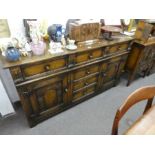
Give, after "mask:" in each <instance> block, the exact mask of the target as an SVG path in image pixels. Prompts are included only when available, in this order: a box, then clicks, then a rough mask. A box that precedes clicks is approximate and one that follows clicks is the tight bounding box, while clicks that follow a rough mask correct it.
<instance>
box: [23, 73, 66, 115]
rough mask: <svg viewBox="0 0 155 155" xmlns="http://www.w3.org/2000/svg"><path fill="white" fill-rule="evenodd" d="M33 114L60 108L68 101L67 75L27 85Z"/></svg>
mask: <svg viewBox="0 0 155 155" xmlns="http://www.w3.org/2000/svg"><path fill="white" fill-rule="evenodd" d="M27 90H28V92H27V93H26V95H25V97H24V98H25V100H27V97H29V104H30V106H31V109H32V110H31V115H35V116H39V115H42V114H44V113H48V112H49V113H51V112H54V111H55V110H58V109H60V108H61V107H62V106H63V105H65V104H66V103H67V91H68V89H67V77H66V76H58V77H54V78H50V79H46V80H43V81H39V82H35V83H32V84H31V85H29V86H27ZM24 93H25V92H24Z"/></svg>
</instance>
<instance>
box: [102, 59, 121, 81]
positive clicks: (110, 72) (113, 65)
mask: <svg viewBox="0 0 155 155" xmlns="http://www.w3.org/2000/svg"><path fill="white" fill-rule="evenodd" d="M103 65H104V64H103ZM118 67H119V62H118V61H116V62H109V63H108V64H107V68H106V70H105V71H103V72H102V84H105V83H108V82H110V81H113V80H115V79H116V76H117V71H118Z"/></svg>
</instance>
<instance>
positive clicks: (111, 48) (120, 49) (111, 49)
mask: <svg viewBox="0 0 155 155" xmlns="http://www.w3.org/2000/svg"><path fill="white" fill-rule="evenodd" d="M128 46H129V44H128V43H123V44H119V45H113V46H108V47H106V48H105V52H106V54H113V53H115V52H123V51H125V50H127V49H128Z"/></svg>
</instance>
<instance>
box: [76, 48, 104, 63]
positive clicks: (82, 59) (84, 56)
mask: <svg viewBox="0 0 155 155" xmlns="http://www.w3.org/2000/svg"><path fill="white" fill-rule="evenodd" d="M103 55H104V52H103V51H102V49H96V50H92V51H87V52H83V53H77V54H76V58H75V64H80V63H86V62H88V61H92V60H95V59H98V58H101V57H103Z"/></svg>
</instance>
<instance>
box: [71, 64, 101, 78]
mask: <svg viewBox="0 0 155 155" xmlns="http://www.w3.org/2000/svg"><path fill="white" fill-rule="evenodd" d="M98 72H99V65H92V66H89V67H86V68H83V69H79V70H76V71H75V72H74V73H73V80H79V79H80V78H84V77H86V76H89V75H91V74H95V73H98Z"/></svg>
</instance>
